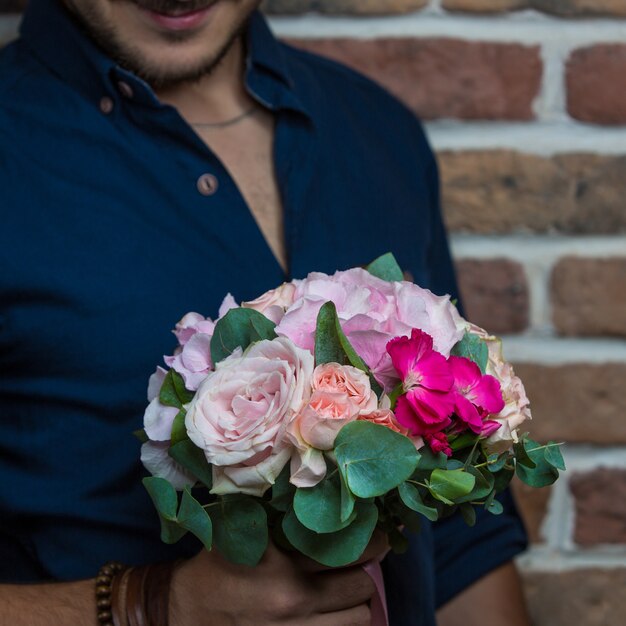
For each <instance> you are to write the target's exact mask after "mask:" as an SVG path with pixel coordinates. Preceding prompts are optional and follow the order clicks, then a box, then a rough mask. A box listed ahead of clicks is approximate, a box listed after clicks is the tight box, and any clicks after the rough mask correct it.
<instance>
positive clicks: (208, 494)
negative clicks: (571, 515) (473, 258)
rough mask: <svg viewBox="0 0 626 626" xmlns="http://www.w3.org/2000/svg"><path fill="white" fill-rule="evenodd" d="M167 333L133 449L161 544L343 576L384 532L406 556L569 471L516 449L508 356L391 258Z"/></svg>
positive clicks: (315, 276)
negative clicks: (186, 544)
mask: <svg viewBox="0 0 626 626" xmlns="http://www.w3.org/2000/svg"><path fill="white" fill-rule="evenodd" d="M174 334H175V335H176V337H177V339H178V343H179V346H178V347H177V349H176V350H175V353H174V355H172V356H168V357H165V363H166V365H167V367H168V369H164V368H161V367H158V368H157V371H156V372H155V373H154V374H153V375H152V377H151V378H150V383H149V387H148V399H149V402H150V404H149V406H148V408H147V410H146V412H145V417H144V430H143V431H140V433H139V435H140V436H141V437H143V441H144V443H143V446H142V451H141V459H142V461H143V463H144V465H145V467H146V468H147V469H148V470H149V472H150V473H151V474H152V476H151V477H148V478H145V479H144V484H145V486H146V488H147V490H148V492H149V494H150V496H151V498H152V500H153V502H154V505H155V507H156V509H157V511H158V513H159V515H160V519H161V530H162V534H161V536H162V539H163V541H165V542H168V543H173V542H176V541H178V540H179V539H180V538H181V537H182V536H183V535H184V534H185V533H187V532H190V533H192V534H194V535H195V536H196V537H198V539H200V541H201V542H202V543H203V544H204V546H205V547H206V548H207V549H211V548H212V546H216V547H217V549H218V550H219V552H220V553H221V554H222V555H223V556H225V557H226V558H227V559H229V560H230V561H232V562H234V563H241V564H248V565H255V564H256V563H258V562H259V560H260V559H261V557H262V556H263V554H264V552H265V550H266V547H267V545H268V541H269V538H270V536H271V537H272V539H273V540H274V541H275V542H276V543H278V544H279V545H281V546H284V547H286V548H288V549H295V550H297V551H299V552H301V553H303V554H305V555H307V556H309V557H310V558H312V559H315V560H316V561H318V562H319V563H322V564H324V565H326V566H330V567H340V566H344V565H347V564H349V563H352V562H354V561H355V560H356V559H358V558H359V557H360V555H361V554H362V553H363V551H364V550H365V548H366V547H367V545H368V543H369V541H370V538H371V536H372V533H373V532H374V530H375V528H376V527H379V528H380V529H382V530H383V531H385V532H386V533H388V535H389V541H390V545H391V546H392V548H393V549H394V550H398V551H401V550H402V549H403V547H404V546H405V544H406V539H405V537H404V534H403V532H401V531H400V530H399V529H401V528H404V527H405V528H407V529H409V530H418V529H419V523H420V517H421V516H424V517H426V518H427V519H429V520H433V521H434V520H437V519H438V518H440V517H442V516H446V515H449V514H451V513H452V512H454V511H455V510H457V509H458V511H460V514H461V515H462V516H463V518H464V519H465V521H466V522H467V523H468V524H470V525H472V524H474V523H475V520H476V507H484V508H485V509H486V510H487V511H489V512H490V513H493V514H495V515H497V514H499V513H500V512H501V511H502V506H501V505H500V503H499V501H498V500H497V499H496V494H497V493H498V492H500V491H502V490H503V489H504V488H505V487H506V486H507V485H508V483H509V482H510V480H511V478H512V477H513V475H514V474H517V476H518V477H519V478H520V479H521V480H523V481H524V482H525V483H527V484H528V485H531V486H534V487H542V486H546V485H549V484H552V483H553V482H554V481H555V480H556V479H557V477H558V474H559V470H564V469H565V467H564V464H563V458H562V456H561V453H560V449H559V446H558V444H555V443H548V444H547V445H540V444H539V443H537V442H535V441H532V440H531V439H529V438H528V436H527V435H521V434H520V433H519V428H520V426H521V425H522V423H523V422H524V421H525V420H527V419H530V417H531V415H530V410H529V402H528V399H527V397H526V394H525V392H524V387H523V385H522V382H521V381H520V379H519V378H517V377H516V376H515V374H514V372H513V368H512V367H511V365H510V364H509V363H507V362H506V361H505V360H504V358H503V356H502V347H501V342H500V340H499V339H497V338H496V337H493V336H490V335H489V334H488V333H487V332H486V331H484V330H482V329H481V328H478V327H476V326H474V325H472V324H470V323H469V322H467V321H466V320H464V319H463V318H462V317H461V316H460V315H459V313H458V311H457V309H456V307H455V306H454V304H453V303H452V302H451V301H450V298H449V296H443V297H440V296H436V295H434V294H433V293H431V292H430V291H428V290H425V289H422V288H420V287H419V286H417V285H415V284H413V283H411V282H408V281H404V280H403V275H402V271H401V270H400V268H399V267H398V265H397V263H396V261H395V259H394V258H393V256H392V255H390V254H388V255H384V256H383V257H381V258H379V259H377V260H376V261H374V262H373V263H372V264H370V265H369V266H368V267H367V268H366V269H361V268H354V269H350V270H347V271H339V272H337V273H335V274H334V275H332V276H329V275H326V274H321V273H312V274H310V275H309V276H308V277H307V278H305V279H303V280H294V281H292V282H289V283H285V284H283V285H281V286H280V287H278V288H277V289H274V290H271V291H269V292H267V293H265V294H263V295H262V296H260V297H259V298H257V299H256V300H253V301H251V302H243V303H242V304H241V305H240V306H238V305H237V304H236V303H235V301H234V299H233V298H232V296H230V295H229V296H227V297H226V299H225V300H224V303H223V304H222V307H221V309H220V311H219V317H218V319H217V320H216V321H212V320H211V319H207V318H205V317H203V316H202V315H199V314H197V313H189V314H187V315H185V316H184V317H183V319H182V320H181V321H180V322H179V323H178V324H177V325H176V329H175V330H174Z"/></svg>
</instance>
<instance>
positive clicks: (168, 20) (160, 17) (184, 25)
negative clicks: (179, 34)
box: [142, 4, 215, 30]
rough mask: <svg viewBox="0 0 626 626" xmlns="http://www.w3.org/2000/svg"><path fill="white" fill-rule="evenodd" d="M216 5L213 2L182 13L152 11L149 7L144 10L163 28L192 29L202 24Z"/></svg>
mask: <svg viewBox="0 0 626 626" xmlns="http://www.w3.org/2000/svg"><path fill="white" fill-rule="evenodd" d="M214 6H215V4H211V5H209V6H208V7H206V8H205V9H199V10H198V11H191V12H190V13H184V14H181V15H166V14H164V13H157V12H156V11H150V10H149V9H142V11H143V12H144V13H145V14H146V15H147V16H148V17H149V18H150V20H151V21H152V22H153V23H155V24H156V25H157V26H159V27H161V28H163V29H166V30H190V29H192V28H197V27H198V26H200V25H201V24H202V22H203V21H204V19H205V17H206V16H207V15H208V13H209V12H210V11H211V9H212V8H213V7H214Z"/></svg>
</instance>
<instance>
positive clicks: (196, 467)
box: [168, 439, 213, 489]
mask: <svg viewBox="0 0 626 626" xmlns="http://www.w3.org/2000/svg"><path fill="white" fill-rule="evenodd" d="M168 453H169V455H170V456H171V457H172V458H173V459H174V460H175V461H176V462H177V463H178V464H179V465H182V466H183V467H184V468H185V469H186V470H189V471H190V472H191V473H192V474H193V475H194V476H195V477H196V478H197V479H198V480H199V481H200V482H201V483H202V484H203V485H204V486H205V487H207V488H208V489H211V487H212V486H213V470H212V469H211V466H210V465H209V462H208V461H207V460H206V456H205V455H204V452H203V451H202V450H201V449H200V448H198V446H196V444H195V443H193V441H191V440H190V439H185V440H184V441H179V442H178V443H175V444H174V445H172V446H171V447H170V449H169V451H168Z"/></svg>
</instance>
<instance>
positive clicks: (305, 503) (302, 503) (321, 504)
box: [293, 477, 356, 533]
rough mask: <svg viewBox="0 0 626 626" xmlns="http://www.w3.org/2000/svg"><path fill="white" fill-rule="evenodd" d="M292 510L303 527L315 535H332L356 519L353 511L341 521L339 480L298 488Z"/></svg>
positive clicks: (328, 480)
mask: <svg viewBox="0 0 626 626" xmlns="http://www.w3.org/2000/svg"><path fill="white" fill-rule="evenodd" d="M293 510H294V512H295V514H296V516H297V518H298V520H299V521H300V523H302V524H303V525H304V526H306V527H307V528H308V529H309V530H313V531H315V532H316V533H332V532H336V531H338V530H341V529H342V528H345V527H346V526H349V525H350V524H351V523H352V522H353V521H354V518H355V517H356V513H355V512H354V510H353V511H352V513H351V514H350V515H349V516H348V518H347V519H345V520H342V519H341V485H340V483H339V478H338V477H336V478H332V479H328V478H326V479H324V480H322V481H320V482H319V483H318V484H317V485H315V486H314V487H308V488H298V489H296V495H295V497H294V499H293Z"/></svg>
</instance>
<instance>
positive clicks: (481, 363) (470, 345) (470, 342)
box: [450, 332, 489, 374]
mask: <svg viewBox="0 0 626 626" xmlns="http://www.w3.org/2000/svg"><path fill="white" fill-rule="evenodd" d="M450 354H452V355H454V356H463V357H465V358H467V359H470V360H471V361H474V363H476V365H478V367H479V368H480V371H481V372H482V373H483V374H484V373H485V372H486V371H487V361H488V360H489V349H488V348H487V344H486V343H485V342H484V341H483V340H482V339H481V338H480V337H479V336H478V335H475V334H474V333H469V332H466V333H465V335H464V337H463V339H461V341H459V342H458V343H457V344H456V345H455V346H454V348H452V351H451V352H450Z"/></svg>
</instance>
